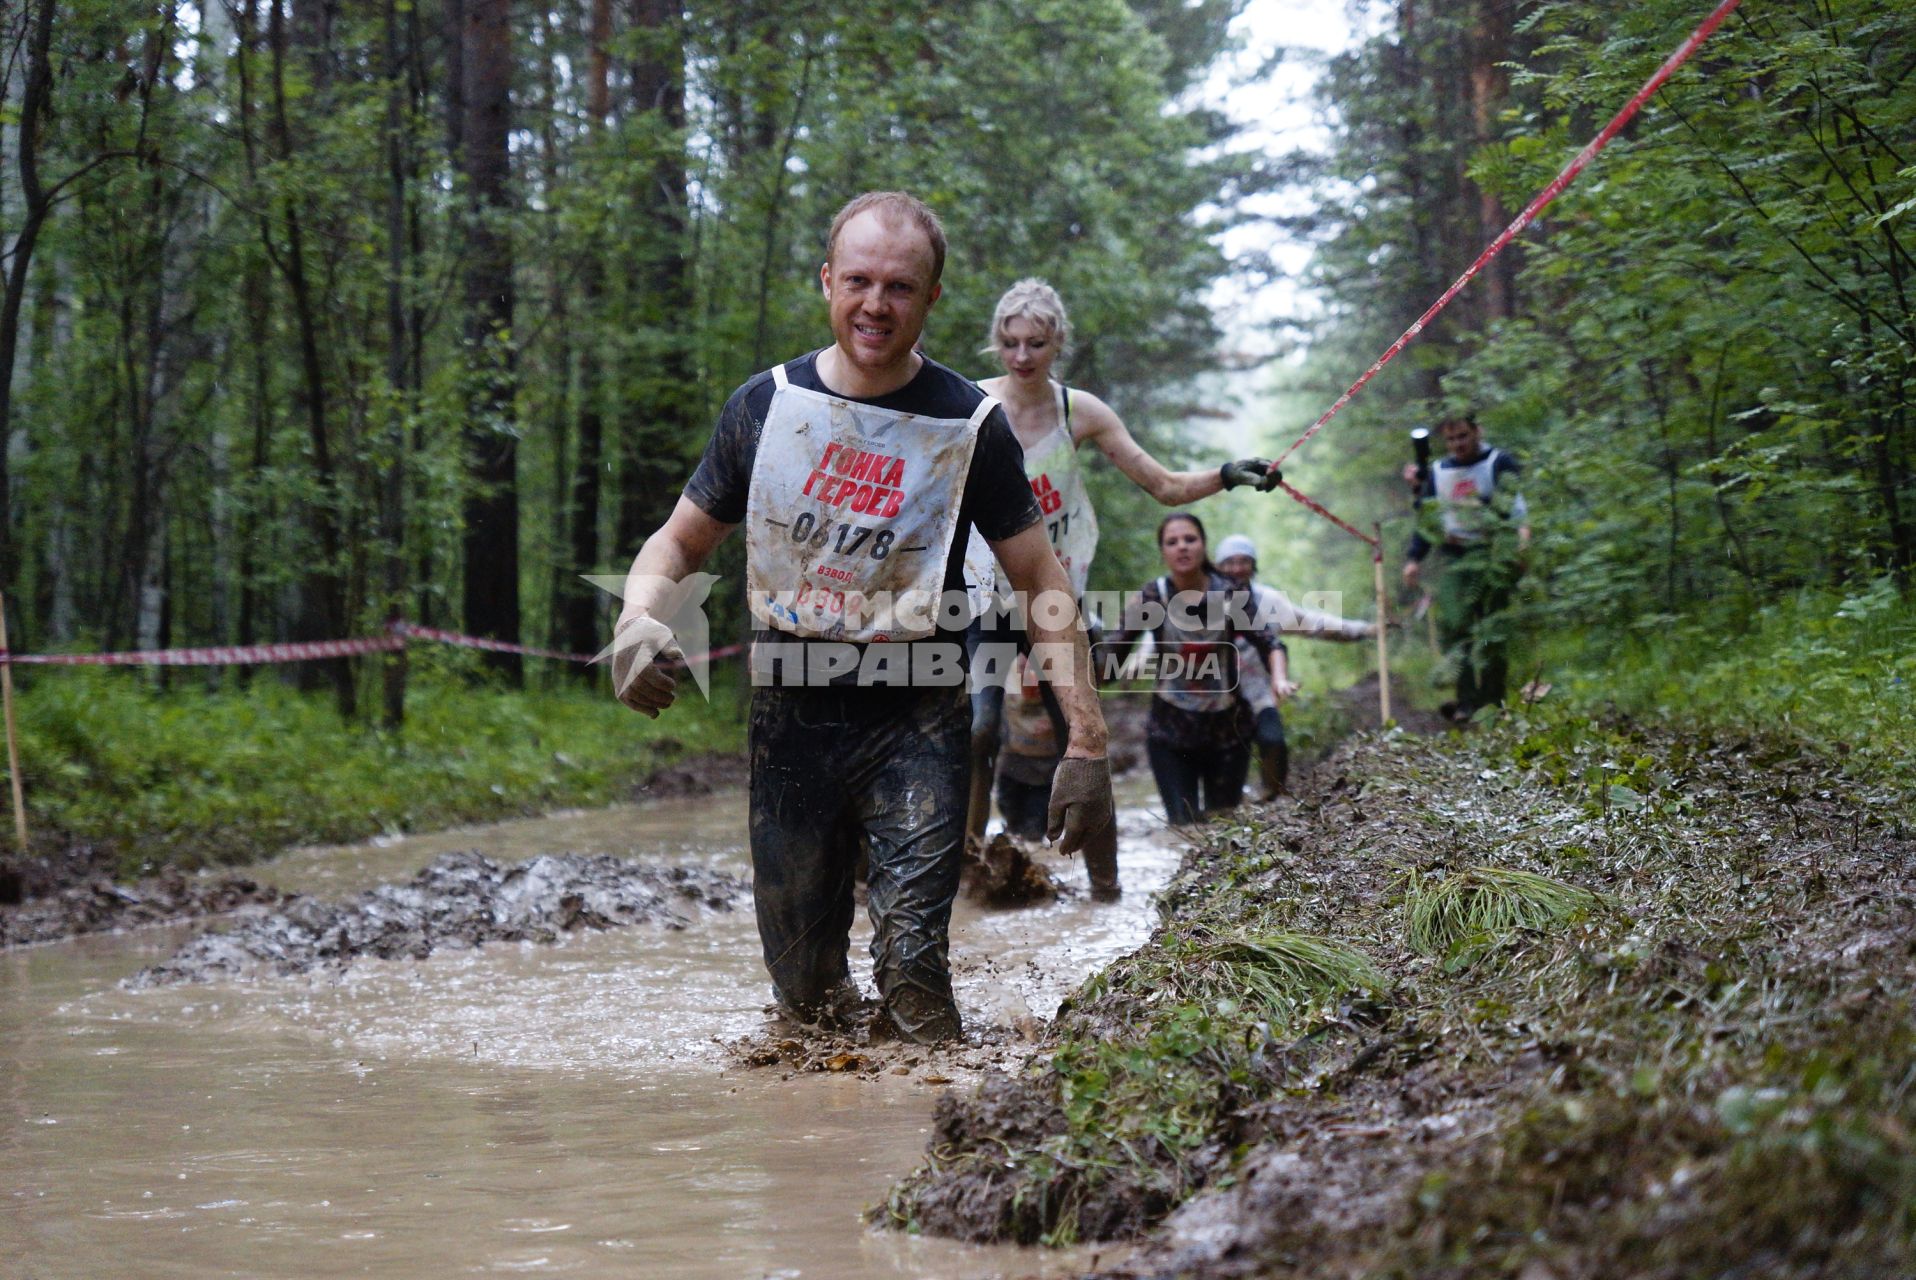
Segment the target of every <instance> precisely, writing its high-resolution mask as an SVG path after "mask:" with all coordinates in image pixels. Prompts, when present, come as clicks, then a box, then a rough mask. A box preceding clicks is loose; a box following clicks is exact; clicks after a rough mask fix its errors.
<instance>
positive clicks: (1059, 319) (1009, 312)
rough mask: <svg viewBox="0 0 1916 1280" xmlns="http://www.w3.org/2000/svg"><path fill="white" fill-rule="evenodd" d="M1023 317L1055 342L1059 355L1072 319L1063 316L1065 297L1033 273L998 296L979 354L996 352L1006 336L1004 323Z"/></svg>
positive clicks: (1069, 335)
mask: <svg viewBox="0 0 1916 1280" xmlns="http://www.w3.org/2000/svg"><path fill="white" fill-rule="evenodd" d="M1021 317H1022V318H1023V319H1026V320H1029V321H1031V323H1033V324H1035V325H1037V326H1038V328H1040V329H1042V330H1044V332H1045V336H1047V337H1049V338H1050V339H1051V340H1052V341H1054V342H1056V343H1057V344H1058V354H1059V355H1063V354H1064V348H1065V345H1066V344H1067V343H1069V342H1070V341H1071V319H1070V317H1069V316H1067V315H1065V312H1064V299H1063V298H1060V297H1059V296H1058V291H1057V290H1056V289H1053V288H1052V287H1051V286H1050V285H1048V284H1046V283H1045V282H1044V281H1042V280H1040V279H1038V278H1037V277H1036V276H1031V277H1027V278H1026V279H1023V280H1020V281H1019V282H1018V283H1017V284H1014V285H1012V286H1011V287H1010V288H1009V289H1006V290H1005V292H1004V296H1003V297H1001V298H999V299H998V305H997V307H996V308H994V309H993V310H992V313H991V332H990V333H989V334H987V335H986V337H985V345H984V346H983V347H982V348H980V349H979V352H978V354H979V355H984V356H990V355H996V354H998V346H999V343H1000V342H1002V341H1003V339H1004V336H1005V326H1006V325H1008V324H1010V323H1011V322H1012V321H1013V320H1017V319H1019V318H1021Z"/></svg>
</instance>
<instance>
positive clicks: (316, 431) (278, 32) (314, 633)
mask: <svg viewBox="0 0 1916 1280" xmlns="http://www.w3.org/2000/svg"><path fill="white" fill-rule="evenodd" d="M267 40H268V42H269V43H270V44H271V46H272V60H273V67H272V70H273V88H272V92H273V135H274V140H275V142H276V144H277V147H278V150H279V154H280V158H281V159H287V158H290V157H291V155H292V154H293V142H292V129H291V125H290V123H289V120H288V116H287V111H286V53H287V48H286V10H285V0H273V3H272V7H271V8H270V9H269V10H268V14H267ZM280 219H281V221H282V223H283V224H284V225H285V228H286V252H285V255H284V256H283V257H282V258H281V259H280V260H279V261H280V267H281V270H282V272H283V273H284V275H285V277H286V284H287V288H288V290H289V292H290V293H291V294H292V300H293V319H294V321H295V323H296V326H297V329H298V333H299V369H300V379H299V382H298V384H297V387H298V390H297V391H296V393H295V400H296V402H297V408H298V410H299V411H300V412H301V414H302V415H303V416H304V417H305V419H306V440H307V448H308V450H309V451H310V453H311V460H312V478H313V500H312V503H311V520H312V531H313V555H314V558H315V560H316V563H315V564H313V565H312V566H310V567H309V568H308V569H307V572H306V574H305V577H304V580H303V583H302V593H301V594H302V596H303V603H302V606H301V609H300V620H299V633H300V638H301V639H307V640H318V639H332V638H340V637H343V636H344V635H345V629H346V601H345V588H344V585H343V583H342V581H341V566H340V551H341V541H340V530H339V479H338V473H337V468H336V467H335V465H334V461H333V451H332V438H331V430H330V424H329V422H328V418H327V412H328V410H327V387H326V370H325V364H324V361H323V360H322V358H321V356H320V340H319V315H318V303H317V301H316V300H315V298H314V297H313V287H312V281H311V280H310V279H309V277H308V274H307V268H306V232H305V227H304V224H303V222H302V220H301V218H300V214H299V203H298V201H296V200H295V199H293V198H292V197H291V196H288V197H286V198H285V199H284V200H282V202H281V206H280ZM302 665H312V666H314V667H317V668H319V669H320V670H321V672H322V673H323V675H324V677H325V678H326V679H327V680H328V681H330V682H331V684H332V686H333V697H334V699H335V701H336V702H337V703H338V705H339V714H340V715H341V716H343V717H345V718H346V719H348V720H350V719H353V718H355V717H356V716H357V715H358V711H359V706H358V701H359V700H358V691H357V689H356V688H355V686H354V681H353V671H352V665H351V660H350V659H346V658H334V659H330V660H328V661H325V662H319V663H312V664H302Z"/></svg>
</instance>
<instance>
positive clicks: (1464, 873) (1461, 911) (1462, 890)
mask: <svg viewBox="0 0 1916 1280" xmlns="http://www.w3.org/2000/svg"><path fill="white" fill-rule="evenodd" d="M1601 905H1602V900H1601V899H1600V898H1598V897H1597V895H1596V894H1594V893H1591V892H1590V891H1589V890H1588V889H1579V888H1578V887H1576V886H1575V885H1570V884H1565V883H1563V882H1562V881H1561V880H1552V879H1550V878H1549V877H1548V876H1540V875H1536V874H1534V873H1532V872H1529V871H1517V870H1514V869H1512V868H1509V867H1487V866H1477V867H1466V868H1464V869H1463V870H1461V871H1451V872H1444V873H1437V874H1418V873H1412V875H1411V876H1410V881H1409V886H1408V893H1407V894H1406V906H1405V916H1406V918H1407V920H1408V922H1409V935H1410V936H1409V939H1408V940H1409V942H1410V946H1411V949H1412V950H1413V951H1416V952H1418V953H1419V954H1421V955H1427V956H1441V955H1448V954H1450V953H1451V952H1452V951H1453V950H1454V949H1455V948H1456V947H1457V946H1458V945H1459V944H1461V943H1465V942H1469V941H1471V940H1474V939H1479V938H1495V937H1500V936H1502V935H1503V934H1507V933H1510V932H1512V931H1514V930H1517V929H1548V928H1552V927H1554V926H1556V925H1560V924H1565V923H1567V922H1569V921H1571V920H1574V919H1576V918H1578V917H1579V916H1585V915H1589V914H1591V913H1593V912H1595V911H1596V910H1597V909H1598V908H1599V907H1600V906H1601Z"/></svg>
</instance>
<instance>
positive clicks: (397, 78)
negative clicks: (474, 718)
mask: <svg viewBox="0 0 1916 1280" xmlns="http://www.w3.org/2000/svg"><path fill="white" fill-rule="evenodd" d="M397 4H398V0H386V4H385V19H386V51H385V52H386V381H387V384H388V387H389V390H390V393H391V396H392V403H391V405H390V407H389V410H388V411H389V413H390V421H389V425H388V429H387V432H386V448H387V453H388V456H387V458H386V469H385V474H384V475H383V476H382V478H381V484H380V500H379V531H380V541H381V543H382V544H383V545H382V547H381V555H382V557H383V567H384V571H385V572H384V584H383V585H384V588H385V590H384V595H385V600H384V604H385V607H384V608H383V609H382V610H381V611H380V616H381V617H382V618H384V619H386V620H387V621H389V622H398V621H400V620H402V619H403V618H404V616H405V608H406V442H407V431H406V428H407V426H408V424H409V421H410V419H411V416H412V409H413V384H412V360H411V352H412V338H411V326H410V325H409V323H408V319H409V314H408V311H407V306H406V301H407V299H406V295H407V292H408V290H409V286H410V283H411V264H410V262H409V261H408V259H407V248H408V245H409V244H410V236H409V234H408V231H407V226H406V213H407V209H406V196H407V182H408V177H409V174H410V171H411V161H410V149H409V146H408V136H409V126H408V120H409V119H410V112H409V108H410V106H411V102H410V93H409V89H410V79H409V68H408V67H407V65H406V62H407V57H408V46H406V45H404V44H402V42H401V40H400V36H399V14H398V7H397ZM381 677H382V678H381V682H380V683H381V695H382V696H381V704H382V715H381V719H382V721H383V722H384V724H385V726H386V728H387V729H389V730H395V731H396V730H398V729H399V728H400V727H401V726H402V725H404V724H405V722H406V650H405V648H404V647H403V646H402V647H401V648H398V649H395V650H393V651H392V652H391V653H388V654H387V655H386V660H385V663H384V665H383V670H382V672H381Z"/></svg>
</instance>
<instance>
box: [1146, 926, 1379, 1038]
mask: <svg viewBox="0 0 1916 1280" xmlns="http://www.w3.org/2000/svg"><path fill="white" fill-rule="evenodd" d="M1163 980H1164V983H1165V985H1166V986H1167V987H1169V988H1170V989H1171V990H1173V991H1175V992H1176V994H1177V997H1178V998H1179V999H1181V1000H1185V1001H1188V1002H1190V1003H1192V1004H1197V1005H1202V1006H1205V1007H1207V1008H1208V1007H1215V1006H1216V1005H1217V1004H1218V1002H1220V1001H1225V1000H1228V1001H1232V1002H1234V1003H1236V1004H1237V1005H1239V1006H1241V1007H1242V1006H1249V1007H1259V1006H1261V1008H1262V1009H1263V1010H1264V1011H1266V1012H1267V1013H1269V1014H1274V1015H1278V1016H1280V1017H1283V1018H1285V1019H1286V1020H1288V1017H1289V1015H1291V1014H1292V1013H1294V1012H1295V1011H1297V1010H1300V1009H1303V1008H1307V1007H1309V1006H1311V1005H1313V1004H1317V1003H1320V1002H1322V1001H1324V1000H1327V999H1331V998H1333V997H1335V996H1338V995H1342V994H1344V993H1346V992H1370V993H1375V992H1381V991H1383V990H1384V988H1385V987H1386V986H1387V985H1388V984H1387V982H1386V980H1385V978H1384V975H1383V973H1382V972H1380V971H1379V970H1378V968H1377V966H1376V965H1374V964H1372V963H1371V962H1370V960H1369V959H1368V958H1367V957H1366V956H1365V955H1364V954H1363V953H1362V952H1361V951H1358V950H1357V949H1355V948H1354V947H1350V946H1348V945H1346V944H1344V943H1342V942H1336V941H1333V940H1332V939H1330V938H1322V937H1317V936H1315V935H1313V934H1306V933H1288V932H1264V933H1259V932H1252V931H1245V932H1240V933H1231V934H1225V935H1222V936H1211V937H1206V938H1203V939H1202V940H1199V941H1196V942H1195V943H1194V944H1193V945H1191V946H1190V947H1188V948H1186V949H1182V950H1180V951H1179V952H1178V953H1177V964H1176V966H1175V967H1174V968H1170V969H1168V970H1167V971H1166V973H1165V974H1164V975H1163Z"/></svg>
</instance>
